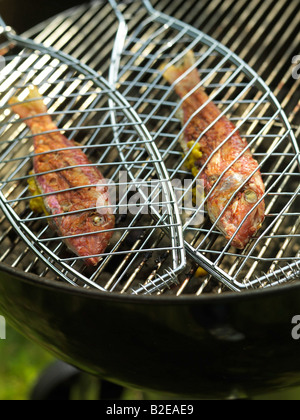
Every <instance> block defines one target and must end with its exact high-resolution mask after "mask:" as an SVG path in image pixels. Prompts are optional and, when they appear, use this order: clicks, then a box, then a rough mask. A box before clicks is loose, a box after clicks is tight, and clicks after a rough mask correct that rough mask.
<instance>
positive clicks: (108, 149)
mask: <svg viewBox="0 0 300 420" xmlns="http://www.w3.org/2000/svg"><path fill="white" fill-rule="evenodd" d="M12 40H13V41H14V42H15V43H16V46H15V47H14V48H13V49H12V50H11V51H10V52H9V53H8V54H7V55H5V61H6V63H5V67H4V68H3V70H2V72H1V76H0V109H1V121H0V153H1V159H0V160H1V165H0V205H1V207H2V210H3V212H4V213H5V215H6V217H7V219H8V220H9V221H10V223H11V224H12V226H13V227H14V229H15V230H16V232H17V233H18V234H19V236H20V237H21V238H22V239H23V240H24V241H25V242H26V243H27V245H28V247H29V248H30V249H32V250H33V251H34V252H35V253H36V254H37V256H38V259H40V260H41V261H43V262H44V263H45V264H46V265H47V266H48V267H50V268H51V269H52V271H54V273H56V274H57V275H58V276H59V278H61V279H63V280H65V281H67V282H68V283H70V284H72V285H73V286H83V287H94V288H97V289H100V290H102V291H105V290H110V291H115V290H118V291H121V292H122V291H127V290H131V288H132V287H134V286H135V287H137V286H138V287H140V283H141V284H142V290H141V291H142V292H149V291H152V290H153V289H154V290H155V289H156V288H159V287H161V284H163V285H164V287H165V286H167V285H168V282H171V283H173V279H174V277H175V278H176V273H178V272H179V271H180V270H181V269H182V266H184V261H185V259H184V253H183V246H182V239H181V238H182V234H181V223H180V219H179V213H178V209H177V208H176V204H175V201H174V197H175V195H174V193H173V190H172V188H171V185H170V183H169V179H168V176H167V172H166V170H165V168H164V166H163V164H162V161H161V157H160V155H159V153H158V151H157V149H156V147H155V145H154V143H153V141H152V139H151V137H150V136H149V134H148V132H147V130H146V129H145V127H144V126H143V124H142V123H141V121H140V119H139V118H138V117H137V115H136V113H134V112H133V110H132V108H130V106H129V104H128V102H127V101H126V100H125V99H124V98H123V97H122V96H121V95H120V94H118V93H117V92H116V91H115V90H114V89H113V88H112V87H111V85H109V84H108V83H107V82H106V81H105V80H104V79H103V78H100V77H99V76H98V75H97V74H96V73H95V72H93V71H92V70H91V69H89V68H87V67H84V66H82V65H81V64H80V63H79V62H78V61H76V60H73V59H72V58H71V57H69V56H66V55H65V54H62V53H59V52H56V51H54V50H51V49H48V48H45V47H42V46H40V45H38V44H34V43H32V42H31V41H30V40H23V39H21V38H19V37H16V36H15V35H12ZM31 86H37V87H38V88H39V92H40V93H41V94H43V101H44V102H45V103H46V104H47V108H48V110H49V111H48V112H49V114H50V115H51V117H52V118H53V119H55V120H56V123H55V128H54V127H53V124H50V128H48V126H47V127H45V126H44V123H38V122H37V121H38V120H40V119H41V118H43V117H44V115H45V114H41V115H37V116H36V117H35V121H36V122H35V126H37V125H38V124H40V125H39V131H38V132H35V133H34V134H32V133H31V132H30V131H29V130H28V127H26V125H25V124H24V122H26V120H28V119H29V120H30V119H31V118H25V119H24V118H23V119H21V118H19V117H17V116H16V115H15V114H14V112H12V109H11V106H10V105H9V100H10V99H11V98H12V97H14V99H13V101H17V99H16V96H18V97H19V98H20V101H21V102H20V104H26V106H28V105H29V104H30V103H31V104H32V103H33V104H36V97H35V98H31V97H30V98H29V99H28V97H27V94H28V90H29V88H30V87H31ZM35 95H36V93H35ZM21 106H23V105H21ZM117 111H118V117H117V118H115V117H114V116H115V113H116V112H117ZM48 112H47V113H46V115H48ZM32 115H36V114H34V113H33V114H32ZM30 117H31V115H30ZM43 121H44V120H43ZM57 127H59V128H57ZM40 130H41V131H40ZM62 132H63V133H65V136H66V137H67V138H68V139H69V140H73V143H71V145H72V147H70V143H68V146H67V147H66V146H64V143H63V142H58V136H60V135H61V133H62ZM49 135H53V136H52V137H51V142H53V141H56V142H57V143H55V144H54V145H53V147H52V148H50V149H49V150H48V149H45V148H43V150H46V152H45V151H41V152H39V153H37V152H36V149H35V148H34V147H33V141H32V139H33V137H34V138H35V145H36V144H37V143H38V144H39V143H40V142H41V141H42V142H45V140H44V139H45V138H46V139H47V136H49ZM59 138H60V137H59ZM43 144H45V143H43ZM60 144H61V146H59V145H60ZM137 147H138V148H139V150H143V153H142V154H140V153H139V156H138V157H137V156H136V152H135V148H137ZM80 150H83V151H84V153H85V154H86V156H89V157H90V161H89V163H87V162H86V161H85V160H84V159H82V158H80V160H79V162H81V165H79V166H78V164H76V162H75V163H74V160H73V159H71V160H70V159H69V158H68V156H71V154H68V156H67V155H66V153H67V152H70V151H72V155H75V154H76V151H77V152H78V151H80ZM120 153H122V161H120V159H119V155H120ZM50 154H51V156H50ZM142 155H143V157H142ZM37 157H38V158H40V159H44V160H43V162H45V161H47V162H48V161H49V159H50V157H51V160H52V161H55V162H57V167H56V166H53V165H54V164H53V165H52V166H53V167H52V166H49V164H48V163H47V165H46V164H45V165H46V166H43V167H45V169H44V170H40V171H38V172H39V173H38V172H36V169H35V172H34V175H32V174H30V171H31V170H32V159H33V158H34V159H35V160H36V159H37ZM69 162H70V163H69ZM80 167H81V168H82V170H83V169H84V170H91V169H92V168H99V170H100V171H101V173H102V175H103V177H104V178H103V182H101V183H100V184H95V185H93V184H92V183H88V184H84V185H83V184H82V182H80V183H79V184H78V185H77V184H76V185H75V184H74V185H73V184H71V186H72V185H73V186H72V188H71V190H72V194H75V193H76V194H77V195H76V197H77V198H76V200H77V199H79V198H80V197H82V198H81V199H83V197H84V195H81V194H83V191H84V190H86V191H90V190H91V189H92V188H95V189H96V188H100V190H101V191H103V189H104V187H107V188H109V190H110V195H111V199H112V201H111V202H106V201H104V200H102V202H99V200H97V203H95V202H94V201H92V202H88V203H77V204H79V207H78V206H77V204H76V207H74V208H73V207H72V211H70V210H64V207H63V206H60V207H58V208H59V210H58V211H57V210H56V207H55V211H54V212H53V213H52V212H51V213H50V214H47V215H44V216H41V215H40V214H38V215H37V214H36V213H35V212H34V211H33V210H32V206H30V205H29V203H30V201H31V200H33V199H37V198H39V197H43V198H45V197H49V200H50V198H51V200H53V197H61V195H62V194H63V193H64V192H67V193H68V194H69V193H70V189H69V188H68V187H59V188H58V190H57V192H53V191H51V192H47V193H45V192H43V193H42V192H41V193H38V194H36V193H34V194H33V192H32V190H31V189H30V186H29V185H28V182H29V181H30V180H31V178H32V177H33V176H34V177H35V178H36V179H38V178H41V177H42V176H45V175H47V174H48V173H49V174H51V175H54V173H56V174H60V179H61V180H65V179H66V180H67V172H68V171H73V172H72V176H77V175H78V174H77V172H76V171H78V170H79V168H80ZM46 168H47V169H46ZM53 168H55V169H53ZM149 171H150V173H151V179H149V176H148V173H149ZM145 173H146V174H147V177H145ZM76 174H77V175H76ZM83 179H84V180H85V177H84V178H83ZM93 179H94V180H95V179H96V177H93ZM56 180H57V178H55V179H54V181H55V182H57V181H56ZM97 180H98V178H97V179H96V180H95V181H94V182H97ZM49 182H50V181H49ZM85 182H86V180H85ZM66 184H68V182H65V181H64V183H63V185H66ZM68 185H69V184H68ZM64 188H68V189H66V190H64ZM55 191H56V190H55ZM112 193H113V194H114V196H113V194H112ZM100 194H102V193H100ZM68 197H69V198H68ZM99 197H100V195H99ZM73 198H74V197H73ZM57 199H58V198H57ZM66 199H67V200H68V201H67V204H66V206H69V203H70V201H71V195H70V196H69V195H68V196H66ZM73 202H74V200H73V201H72V203H73ZM76 202H77V201H76ZM72 205H73V204H72ZM93 205H94V206H95V205H96V206H97V207H91V206H93ZM56 206H57V204H56ZM107 209H110V210H111V211H114V214H115V218H116V224H115V226H114V227H111V226H110V227H106V230H105V231H103V232H110V231H112V238H111V239H110V244H109V247H108V248H107V250H104V251H103V252H101V253H99V252H97V250H98V247H97V248H96V249H95V250H94V254H93V250H92V251H91V252H92V254H91V253H89V254H87V253H86V252H85V253H84V254H83V255H84V256H83V255H77V256H76V255H73V254H71V253H69V252H68V250H67V249H66V247H65V246H64V242H66V240H67V239H69V240H70V241H71V240H72V241H74V239H75V238H77V239H81V240H83V239H85V238H86V241H90V240H93V238H95V234H97V233H100V232H101V230H98V232H97V226H98V225H96V228H95V229H93V230H92V231H91V232H86V231H85V233H84V238H83V234H82V232H80V233H78V231H77V230H76V229H77V227H76V226H73V227H72V229H68V232H69V234H68V236H66V233H63V231H61V232H60V235H55V236H54V235H53V229H50V228H49V225H48V224H47V221H49V220H54V221H56V220H58V222H57V223H58V224H62V223H63V222H62V220H66V217H67V218H69V217H71V216H74V219H72V223H74V224H75V225H76V223H77V222H78V223H86V222H85V220H84V221H81V220H79V217H81V216H84V217H85V215H87V214H91V216H88V217H91V220H92V219H93V220H95V218H96V215H98V219H99V215H100V214H102V213H101V212H104V214H106V211H107ZM100 210H101V211H100ZM48 213H49V212H48ZM66 213H67V215H66ZM76 216H77V217H78V219H77V220H75V218H76ZM66 223H69V221H68V222H66ZM98 229H100V227H99V228H98ZM101 235H102V233H101ZM102 238H103V236H101V239H100V238H99V241H102V240H103V239H102ZM2 240H3V241H4V240H5V238H4V237H3V238H2ZM97 241H98V239H97ZM97 244H98V242H97ZM80 246H81V243H80ZM99 249H100V247H99ZM161 253H164V255H165V257H164V259H165V264H164V267H163V268H162V269H161V270H160V268H161V267H160V266H159V267H158V268H157V269H156V270H151V269H150V270H149V269H148V267H147V264H146V263H147V262H148V261H151V260H152V259H153V258H155V256H156V255H160V254H161ZM24 254H25V252H24V253H23V254H22V255H24ZM4 257H5V255H4ZM87 257H88V258H89V259H92V258H97V261H98V260H99V262H100V264H99V265H98V266H97V268H95V269H91V268H88V267H87V266H85V264H84V261H85V260H86V259H87ZM2 258H3V257H2ZM21 258H22V256H21V255H20V256H19V257H18V260H20V259H21ZM104 269H105V272H106V273H107V275H108V276H109V281H108V282H106V281H104V282H103V278H104V276H103V270H104ZM112 270H113V274H112V275H111V274H110V273H111V271H112ZM133 273H134V276H133ZM133 279H134V280H135V281H136V283H134V282H133ZM144 279H146V284H145V285H144V284H143V283H144V281H145V280H144ZM159 285H160V286H159Z"/></svg>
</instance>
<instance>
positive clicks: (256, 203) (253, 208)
mask: <svg viewBox="0 0 300 420" xmlns="http://www.w3.org/2000/svg"><path fill="white" fill-rule="evenodd" d="M264 193H265V188H264V185H263V182H262V179H261V175H260V174H259V173H258V172H257V173H256V174H255V175H254V176H253V177H252V178H251V179H250V181H249V182H247V183H245V182H244V177H242V176H239V175H237V174H231V175H227V177H225V179H222V180H221V181H220V182H219V183H218V185H217V186H216V187H215V188H214V189H213V192H212V194H211V197H210V199H208V213H209V215H210V218H211V220H212V222H214V223H215V224H216V227H217V228H218V229H219V230H220V231H221V232H222V233H223V234H224V236H225V237H226V239H227V240H228V241H231V245H232V246H234V247H235V248H237V249H244V248H245V247H246V245H247V244H248V243H249V241H250V239H251V238H252V237H253V236H254V235H255V234H256V233H257V232H258V230H259V229H260V228H261V227H262V224H263V221H264V218H265V202H264V199H263V196H264Z"/></svg>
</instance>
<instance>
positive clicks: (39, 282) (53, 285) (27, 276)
mask: <svg viewBox="0 0 300 420" xmlns="http://www.w3.org/2000/svg"><path fill="white" fill-rule="evenodd" d="M0 273H2V274H7V275H10V276H12V277H15V278H17V279H18V280H19V281H20V282H23V283H27V284H31V285H34V286H37V287H40V288H43V289H53V290H54V291H60V292H63V293H66V294H67V295H69V296H71V295H76V296H80V295H82V296H83V297H86V298H93V299H95V300H99V301H102V300H105V301H106V302H107V301H112V302H116V303H121V304H122V303H123V304H130V303H143V304H146V303H149V304H151V305H153V304H155V303H156V304H159V305H160V304H162V305H165V304H168V305H171V306H173V305H174V306H177V305H178V304H180V305H184V304H191V303H205V304H217V303H220V302H223V303H226V304H228V303H230V302H235V301H236V300H237V299H238V300H239V302H240V303H242V302H243V301H248V300H249V299H251V300H256V298H257V297H258V296H259V297H264V296H267V297H272V296H282V294H283V293H290V292H292V291H294V290H297V291H298V290H300V283H283V284H281V285H280V286H274V287H269V288H263V289H248V290H245V291H243V292H238V293H237V292H234V291H231V290H229V291H227V292H226V293H220V294H217V293H205V294H200V295H195V294H187V295H185V294H182V295H179V296H172V295H168V294H161V295H159V296H157V295H155V294H149V295H142V294H138V295H134V294H126V293H124V294H121V293H109V292H102V291H101V290H94V289H85V288H80V287H72V286H70V285H68V284H67V283H63V282H59V281H54V280H50V279H48V278H43V279H42V278H41V277H39V276H37V275H36V274H33V273H28V272H23V271H21V270H17V269H14V268H12V267H10V266H9V265H8V264H5V263H0Z"/></svg>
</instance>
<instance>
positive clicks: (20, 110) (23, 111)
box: [9, 86, 48, 126]
mask: <svg viewBox="0 0 300 420" xmlns="http://www.w3.org/2000/svg"><path fill="white" fill-rule="evenodd" d="M28 91H29V92H28V94H27V95H26V96H25V98H24V95H23V98H22V96H21V94H20V95H18V94H16V95H15V96H13V97H12V98H11V99H10V100H9V105H10V106H11V108H12V110H13V111H14V112H15V113H16V114H18V115H19V116H20V118H22V119H23V118H24V119H28V120H27V121H25V122H26V124H27V125H28V126H31V125H32V122H33V120H32V119H30V118H31V117H34V116H35V115H40V114H45V113H47V112H48V110H47V107H46V105H45V103H44V101H43V98H42V96H41V94H40V92H39V90H38V88H37V87H36V86H32V87H30V88H29V89H28ZM45 117H46V116H45ZM39 118H44V117H39ZM46 118H47V117H46Z"/></svg>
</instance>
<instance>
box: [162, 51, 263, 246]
mask: <svg viewBox="0 0 300 420" xmlns="http://www.w3.org/2000/svg"><path fill="white" fill-rule="evenodd" d="M194 64H195V58H194V53H193V52H192V51H189V52H188V53H187V54H186V55H185V57H184V58H183V60H182V61H181V62H180V63H179V64H178V65H172V66H170V65H167V64H164V66H163V67H162V68H161V70H162V71H163V76H164V78H165V80H167V81H168V82H169V84H170V85H172V86H173V87H174V90H175V92H176V93H177V95H178V96H179V97H180V98H181V99H182V100H183V101H182V105H181V113H182V123H183V124H184V125H186V128H185V130H184V135H183V137H182V138H181V140H180V142H181V146H182V148H183V151H184V152H185V153H189V156H190V158H189V159H188V162H187V166H188V167H189V169H191V170H192V174H193V175H194V176H195V177H198V178H199V179H201V180H202V181H203V183H204V188H205V194H206V196H207V211H208V214H209V217H210V219H211V221H212V223H216V226H217V228H218V229H219V230H220V231H221V232H222V233H223V234H224V236H225V237H226V239H227V240H228V241H229V240H231V245H233V246H234V247H236V248H238V249H244V248H245V247H246V245H247V244H248V243H249V241H250V239H251V238H252V237H253V236H254V235H255V234H256V233H257V232H258V230H259V229H260V228H261V226H262V223H263V221H264V218H265V202H264V200H263V196H264V193H265V187H264V183H263V180H262V176H261V173H260V170H259V167H258V163H257V161H256V160H255V159H254V158H253V156H252V153H251V151H250V150H249V147H248V143H247V141H246V140H245V139H243V138H242V137H241V136H240V134H239V132H238V131H237V130H236V127H235V126H234V124H233V123H231V121H229V119H228V118H227V117H226V116H220V114H221V111H220V110H219V108H218V107H217V106H216V105H215V104H214V103H213V102H212V101H210V100H209V97H208V95H207V94H206V93H205V91H204V89H203V88H202V87H198V86H199V84H200V82H201V80H200V76H199V73H198V70H197V69H195V68H193V69H191V67H192V66H193V65H194ZM201 107H202V108H201ZM217 119H218V120H217ZM216 120H217V121H216ZM227 138H228V140H227V141H225V140H226V139H227ZM223 143H224V144H223ZM248 178H249V179H248Z"/></svg>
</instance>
